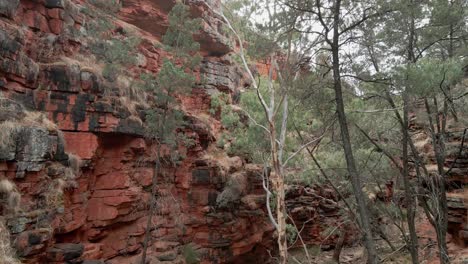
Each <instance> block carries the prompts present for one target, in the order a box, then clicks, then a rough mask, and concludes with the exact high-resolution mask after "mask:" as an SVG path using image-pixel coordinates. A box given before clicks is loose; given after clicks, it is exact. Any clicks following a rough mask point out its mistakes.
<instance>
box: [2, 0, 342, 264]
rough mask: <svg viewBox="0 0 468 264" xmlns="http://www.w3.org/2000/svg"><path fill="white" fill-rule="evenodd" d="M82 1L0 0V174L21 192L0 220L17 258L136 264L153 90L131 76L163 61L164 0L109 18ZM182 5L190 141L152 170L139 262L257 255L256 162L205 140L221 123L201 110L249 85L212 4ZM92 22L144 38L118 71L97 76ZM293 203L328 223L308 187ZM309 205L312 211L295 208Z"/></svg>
mask: <svg viewBox="0 0 468 264" xmlns="http://www.w3.org/2000/svg"><path fill="white" fill-rule="evenodd" d="M89 2H94V3H96V2H99V1H84V0H21V1H19V0H8V1H1V2H0V58H1V63H0V91H1V93H2V99H1V101H0V107H1V111H2V112H1V113H0V121H1V122H2V124H10V127H9V129H10V130H9V132H8V133H7V136H5V137H6V138H8V139H9V140H11V142H9V143H8V144H6V145H4V146H2V148H1V149H0V178H2V179H5V178H6V179H8V180H9V181H11V182H13V183H14V184H15V188H16V189H15V190H16V191H17V192H19V193H20V194H21V200H20V204H19V205H18V208H10V207H9V206H7V205H6V203H2V207H1V208H0V215H1V216H2V217H1V220H2V221H5V222H6V225H7V227H8V229H9V231H10V232H11V234H12V242H13V243H12V244H13V247H14V248H15V249H16V250H17V252H18V255H19V257H21V258H22V260H23V261H24V263H87V264H91V263H94V264H96V263H104V261H106V263H109V264H111V263H138V260H139V258H140V256H141V249H142V242H143V237H144V233H145V231H146V228H147V227H146V221H147V217H148V207H149V205H148V203H149V200H150V185H151V180H152V177H153V174H154V170H153V167H154V163H155V160H154V155H153V153H154V146H153V145H152V143H151V142H149V141H147V140H145V138H144V133H145V125H144V123H145V114H144V110H145V109H147V108H148V107H150V106H151V98H147V97H145V94H144V93H141V92H138V91H134V90H132V89H133V88H134V87H132V86H131V85H129V83H131V80H132V78H135V77H136V76H138V74H139V73H142V72H146V73H150V74H156V73H157V72H158V69H159V68H160V65H161V63H162V59H163V58H165V57H167V56H170V54H167V53H165V52H164V51H163V50H162V49H161V48H158V47H160V45H159V46H158V45H157V44H158V43H159V40H160V37H161V36H162V34H164V32H165V28H166V26H167V13H168V12H169V10H170V9H171V7H172V6H173V4H174V1H163V0H128V1H124V2H123V3H122V4H123V6H122V8H121V9H120V11H119V13H118V14H117V17H114V16H113V15H110V14H108V13H106V12H108V11H109V10H105V8H103V7H99V6H96V5H91V4H89ZM101 2H102V1H101ZM104 2H108V1H104ZM207 3H208V4H207ZM189 4H190V6H191V13H192V14H193V16H196V17H201V18H203V30H202V32H201V33H200V34H199V35H197V36H196V37H197V40H198V41H199V42H200V43H201V47H202V50H201V52H202V54H203V56H204V58H203V62H202V64H201V66H200V69H199V70H198V72H196V74H197V76H199V77H200V79H202V80H203V82H200V83H199V84H198V85H197V87H194V88H193V89H192V91H191V93H190V94H189V95H186V96H180V98H179V100H180V101H181V102H182V106H183V110H184V111H185V115H186V116H185V119H186V121H187V125H186V126H185V128H184V132H185V134H186V135H187V137H189V138H191V139H192V140H193V142H194V144H190V145H187V146H185V145H181V146H180V147H179V149H178V150H177V154H179V157H180V158H179V160H177V166H169V165H166V166H165V167H164V169H163V173H161V175H158V183H159V184H158V188H157V190H158V191H157V213H156V216H155V217H154V218H153V223H152V229H151V237H152V242H151V245H150V247H149V250H148V254H149V259H150V262H151V263H159V262H166V263H183V262H185V261H190V260H189V259H187V258H190V255H191V253H193V252H197V253H196V254H195V255H196V258H198V259H199V260H200V261H201V262H202V263H234V262H238V263H248V262H249V261H253V262H252V263H267V259H269V255H268V254H267V252H266V251H265V248H266V247H269V246H271V243H274V236H273V227H272V225H271V224H270V223H269V221H268V218H267V217H266V214H265V210H264V204H265V202H264V201H265V197H264V192H263V189H262V178H261V172H262V169H261V168H260V167H258V166H255V165H251V164H245V162H244V161H243V160H242V159H241V158H240V157H228V156H227V155H226V154H225V152H224V151H223V150H221V149H218V148H217V147H216V143H215V141H216V138H217V137H219V135H220V133H221V131H222V126H221V124H220V121H219V120H217V119H216V118H215V117H213V116H212V115H210V114H209V112H208V110H209V109H210V95H211V94H213V93H217V92H224V93H227V94H229V95H231V96H232V95H235V94H237V93H238V92H239V90H240V89H242V88H244V87H245V86H248V82H247V81H246V80H245V77H244V73H243V72H242V71H241V70H240V68H239V67H238V66H237V65H236V64H235V63H234V62H233V60H232V59H231V58H230V53H231V52H232V46H231V45H232V43H231V42H230V40H229V38H228V37H226V36H225V35H223V34H221V33H220V32H222V30H221V29H222V23H221V20H220V18H219V17H217V16H216V15H215V14H214V13H213V12H212V11H210V8H211V7H212V8H219V6H220V3H219V1H218V0H212V1H198V0H192V1H189ZM107 7H109V8H110V7H112V6H107ZM100 8H101V9H100ZM101 19H108V20H109V21H110V24H111V25H112V29H108V34H110V35H114V36H115V37H116V38H118V39H121V40H123V41H125V40H127V39H128V38H129V37H130V35H129V34H130V33H129V32H131V34H132V36H137V37H138V38H140V39H141V41H140V42H139V43H138V45H137V46H136V47H135V52H134V53H132V56H133V57H135V58H136V63H135V64H133V65H129V66H128V68H127V69H126V70H125V71H124V73H125V75H126V76H123V77H127V78H126V79H125V78H123V79H118V80H117V81H116V80H113V81H110V80H109V78H105V77H104V75H105V74H104V72H105V70H103V65H102V62H101V61H99V60H98V59H96V56H94V55H93V53H92V52H91V51H90V49H91V43H92V40H93V38H94V37H96V36H94V35H93V34H96V32H92V31H91V30H89V27H88V25H89V24H90V23H93V22H96V21H98V20H101ZM127 75H128V76H127ZM120 77H122V76H120ZM40 113H44V115H42V114H40ZM6 127H7V126H2V129H6ZM12 127H13V128H12ZM166 154H167V155H169V152H168V151H167V152H166ZM182 157H183V158H182ZM0 195H1V197H0V198H1V199H4V198H5V197H7V196H6V194H5V193H0ZM327 195H328V196H327ZM325 196H327V197H328V198H327V199H331V200H332V201H336V199H335V198H334V196H333V197H332V196H330V195H329V194H326V195H325ZM307 197H309V198H307ZM5 199H6V198H5ZM292 199H293V200H294V199H296V200H298V201H297V202H292V203H290V204H289V205H288V207H291V208H290V209H291V210H293V211H294V212H295V213H296V214H298V215H302V214H303V213H304V212H305V213H306V214H311V216H313V217H316V219H317V220H320V221H324V219H325V218H326V217H330V219H336V218H337V216H336V213H337V210H338V208H337V207H336V205H335V204H326V202H324V204H322V203H323V202H320V201H319V200H320V199H321V198H317V196H312V195H308V196H307V195H306V198H304V199H302V200H301V199H300V198H298V196H294V197H292ZM311 201H315V202H313V203H312V204H314V205H316V206H317V209H314V208H312V207H310V205H307V206H304V205H305V204H307V203H309V202H311ZM2 202H5V201H3V200H2ZM3 205H5V206H3ZM296 207H298V209H294V208H296ZM301 210H302V211H303V210H305V211H304V212H302V211H301ZM312 211H313V212H312ZM323 212H324V213H325V214H322V213H323ZM320 214H322V215H320ZM298 217H302V216H298ZM329 222H330V221H328V220H327V221H325V222H322V223H321V222H319V221H313V222H308V224H307V228H306V231H305V233H304V237H305V239H306V240H307V242H308V243H315V244H319V242H320V243H321V242H322V240H323V239H324V236H322V235H320V232H322V231H323V230H325V229H326V226H324V225H323V223H329ZM331 222H333V221H331ZM300 223H302V222H300ZM309 233H310V234H309ZM334 239H335V240H336V238H333V237H332V238H331V240H330V239H329V240H327V242H326V243H330V244H333V243H332V242H330V241H333V240H334ZM192 255H193V254H192ZM192 258H193V257H192Z"/></svg>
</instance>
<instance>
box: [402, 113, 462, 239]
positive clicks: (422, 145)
mask: <svg viewBox="0 0 468 264" xmlns="http://www.w3.org/2000/svg"><path fill="white" fill-rule="evenodd" d="M418 109H419V110H418ZM418 109H416V110H415V114H414V115H413V116H412V120H411V126H412V130H413V132H414V135H413V140H414V141H415V146H416V147H417V148H418V150H419V152H420V153H421V154H422V156H423V158H424V159H425V160H426V161H428V165H427V166H426V168H427V170H428V172H429V173H430V174H431V175H434V176H435V175H437V162H436V158H435V153H434V151H433V147H432V139H431V136H430V134H429V132H428V131H426V130H425V129H423V127H424V124H422V123H421V121H419V119H418V117H419V116H420V115H422V114H421V111H423V110H421V109H422V106H421V107H419V108H418ZM459 114H460V115H462V116H463V115H464V113H459ZM421 119H422V118H421ZM446 139H447V143H446V147H445V154H446V161H445V164H444V171H446V172H447V175H446V181H447V184H446V187H447V207H448V232H449V233H450V234H451V235H452V237H453V240H454V242H455V243H456V244H458V245H460V246H462V247H464V246H466V245H468V188H467V185H468V152H467V141H468V130H467V129H466V128H465V127H464V126H463V124H462V123H461V122H455V121H454V120H453V118H452V117H449V119H448V126H447V138H446Z"/></svg>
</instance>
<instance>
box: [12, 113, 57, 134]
mask: <svg viewBox="0 0 468 264" xmlns="http://www.w3.org/2000/svg"><path fill="white" fill-rule="evenodd" d="M25 114H26V116H25V117H24V118H23V119H22V120H21V121H19V122H20V123H21V124H23V125H27V126H41V127H45V128H47V130H49V131H57V130H58V127H57V125H56V124H55V123H54V122H52V121H50V120H49V119H48V118H47V117H46V115H45V114H44V113H42V112H30V111H26V112H25Z"/></svg>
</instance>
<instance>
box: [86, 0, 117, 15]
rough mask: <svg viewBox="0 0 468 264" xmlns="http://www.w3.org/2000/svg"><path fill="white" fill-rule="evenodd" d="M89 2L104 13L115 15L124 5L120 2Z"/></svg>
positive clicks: (114, 0) (113, 0) (96, 0)
mask: <svg viewBox="0 0 468 264" xmlns="http://www.w3.org/2000/svg"><path fill="white" fill-rule="evenodd" d="M89 2H90V3H91V4H92V5H94V6H96V7H98V8H100V9H101V10H102V11H104V12H108V13H111V14H115V13H117V12H119V10H120V8H122V3H121V1H119V0H89Z"/></svg>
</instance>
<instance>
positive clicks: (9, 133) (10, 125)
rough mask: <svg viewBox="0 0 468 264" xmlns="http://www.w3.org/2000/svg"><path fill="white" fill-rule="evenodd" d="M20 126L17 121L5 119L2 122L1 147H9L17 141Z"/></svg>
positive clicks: (0, 131) (0, 132) (0, 130)
mask: <svg viewBox="0 0 468 264" xmlns="http://www.w3.org/2000/svg"><path fill="white" fill-rule="evenodd" d="M19 129H20V127H19V126H18V124H17V123H16V122H13V121H4V122H1V123H0V149H5V150H7V149H9V147H11V146H12V145H13V144H14V143H15V142H14V140H15V137H14V136H15V134H16V133H17V132H18V131H19Z"/></svg>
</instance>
